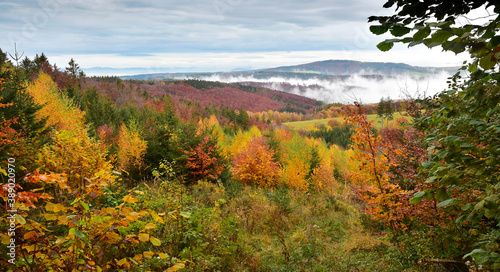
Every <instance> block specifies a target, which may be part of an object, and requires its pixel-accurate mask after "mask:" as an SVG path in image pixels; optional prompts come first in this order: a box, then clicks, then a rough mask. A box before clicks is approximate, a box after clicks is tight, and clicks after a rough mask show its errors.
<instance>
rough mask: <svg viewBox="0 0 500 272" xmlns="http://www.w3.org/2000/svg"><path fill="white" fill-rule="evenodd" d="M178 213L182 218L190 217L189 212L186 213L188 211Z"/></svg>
mask: <svg viewBox="0 0 500 272" xmlns="http://www.w3.org/2000/svg"><path fill="white" fill-rule="evenodd" d="M180 215H181V216H182V217H184V218H188V219H189V218H190V217H191V213H188V212H180Z"/></svg>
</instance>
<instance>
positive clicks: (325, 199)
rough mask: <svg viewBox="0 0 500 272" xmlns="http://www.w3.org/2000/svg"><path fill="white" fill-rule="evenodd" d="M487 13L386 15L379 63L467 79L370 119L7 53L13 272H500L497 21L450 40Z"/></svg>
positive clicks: (7, 231) (7, 227)
mask: <svg viewBox="0 0 500 272" xmlns="http://www.w3.org/2000/svg"><path fill="white" fill-rule="evenodd" d="M479 2H480V3H479ZM479 2H476V1H464V2H460V3H458V2H443V3H441V4H442V5H435V4H434V3H432V4H429V3H428V2H418V3H408V2H407V1H387V3H386V5H385V7H386V8H389V7H391V6H393V5H395V4H396V5H397V6H398V7H399V8H400V9H398V11H397V12H396V15H394V16H389V17H387V16H378V17H377V16H375V17H371V18H370V21H372V22H376V25H372V26H371V28H370V29H371V31H372V32H374V33H375V34H383V33H386V32H390V33H391V35H393V36H395V37H397V38H396V39H390V40H386V41H383V42H381V43H380V44H379V45H378V47H379V49H380V50H383V51H387V50H390V49H391V48H392V46H393V45H394V43H396V42H402V43H409V44H410V45H412V46H413V45H417V44H424V45H426V46H428V47H434V46H441V47H442V49H443V50H449V51H453V52H455V53H460V52H465V51H466V50H468V52H469V53H470V55H471V57H472V62H471V63H466V64H464V67H463V68H462V69H463V70H464V71H467V72H468V76H467V77H463V76H464V73H457V74H456V75H455V76H453V77H451V78H450V86H449V90H447V91H445V92H442V93H440V94H438V95H436V96H434V97H418V98H411V97H410V98H409V99H408V100H406V101H392V100H390V99H389V98H388V99H381V101H380V103H378V104H373V105H362V104H360V103H357V102H356V103H354V105H341V104H330V105H323V106H321V107H319V106H320V105H319V103H318V102H317V101H314V100H310V99H307V98H303V97H300V96H296V95H289V94H285V93H281V92H276V91H272V90H269V89H266V88H261V87H260V86H244V85H239V84H224V83H219V82H207V81H199V80H181V81H171V82H169V81H165V82H161V81H158V82H149V81H136V80H131V81H127V80H121V79H118V78H116V77H101V78H89V77H86V76H85V74H84V73H83V72H82V71H81V69H80V67H79V65H78V64H77V63H76V62H75V61H74V60H73V59H72V60H71V61H70V62H69V63H68V66H67V67H66V68H65V69H64V70H61V69H60V68H58V67H56V66H55V65H52V64H51V63H50V60H49V59H47V57H46V56H45V55H44V54H41V55H36V56H35V58H34V59H33V60H31V59H29V58H28V57H25V58H24V59H20V58H19V57H18V54H17V52H12V53H11V54H10V55H7V54H6V52H3V51H0V175H1V178H2V186H1V187H0V197H1V199H2V200H1V204H2V216H1V218H0V235H1V245H0V248H1V250H0V252H2V255H1V256H0V263H1V268H2V270H6V271H168V272H170V271H498V270H499V269H500V254H499V252H500V242H499V241H500V223H499V219H500V192H499V190H500V180H499V178H500V167H499V165H500V115H499V114H500V90H499V82H498V81H499V79H500V74H499V72H498V62H499V60H500V58H499V57H498V52H499V51H500V47H499V45H500V38H499V36H497V35H496V34H497V30H498V25H499V20H500V19H499V18H500V17H496V18H495V19H491V20H489V21H488V23H485V24H484V25H466V26H457V25H454V22H455V21H454V20H455V18H456V16H459V15H462V14H464V13H467V12H468V11H470V10H471V9H473V8H477V7H479V6H481V5H482V4H483V3H486V4H489V5H490V6H493V7H494V8H496V9H495V14H498V12H499V10H498V9H499V7H497V6H495V5H496V4H495V5H493V4H491V3H490V2H488V1H479ZM428 16H431V17H432V18H436V20H438V22H435V21H434V19H433V20H432V22H428V21H427V20H428ZM412 31H413V32H414V33H412V35H409V33H411V32H412ZM405 35H409V36H407V37H403V36H405ZM451 38H453V39H451ZM8 56H10V58H9V57H8ZM396 108H397V109H398V111H400V114H399V115H397V118H395V117H396V115H395V114H394V111H395V109H396ZM367 113H372V114H377V115H378V116H379V117H380V118H382V120H383V121H382V122H381V126H375V125H374V121H373V120H370V119H368V116H367ZM332 117H341V118H342V119H341V121H340V120H339V119H332V120H330V121H328V122H326V124H323V125H319V126H316V127H314V126H312V127H311V128H310V129H308V130H306V131H304V130H300V131H299V130H298V131H296V130H290V129H287V128H286V127H285V126H283V125H281V123H282V122H289V121H299V120H305V119H310V118H332ZM384 120H385V121H384Z"/></svg>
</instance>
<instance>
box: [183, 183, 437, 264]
mask: <svg viewBox="0 0 500 272" xmlns="http://www.w3.org/2000/svg"><path fill="white" fill-rule="evenodd" d="M192 192H193V198H192V200H193V202H195V203H198V205H200V204H201V203H204V204H202V205H207V206H208V207H210V206H212V207H213V206H214V205H215V203H217V202H218V201H219V202H220V200H217V199H224V201H223V203H225V204H224V205H222V206H221V207H220V208H221V210H220V212H221V216H222V217H224V218H230V217H232V218H234V225H235V227H236V228H237V229H238V230H237V231H236V232H237V233H238V234H237V235H236V234H235V235H236V236H235V239H236V240H237V241H238V242H237V243H236V244H237V247H236V248H234V249H233V250H234V251H233V250H231V251H232V252H231V260H227V261H228V262H229V263H230V266H227V267H221V268H222V269H221V271H287V272H288V271H325V272H326V271H430V270H426V269H423V268H422V267H418V266H416V265H415V264H413V263H411V262H410V261H408V260H405V257H404V256H403V255H402V254H401V252H400V250H399V249H398V248H397V247H395V246H393V245H391V244H389V243H388V242H387V241H385V240H384V239H382V238H381V237H379V235H378V234H377V233H374V228H373V227H369V226H368V225H369V224H370V221H369V220H368V219H367V217H366V216H364V215H363V214H362V213H360V212H359V204H358V203H357V202H356V201H355V199H356V198H355V196H354V194H353V193H352V191H351V190H350V189H349V188H348V187H345V186H344V185H342V184H337V186H336V188H334V189H333V190H325V191H322V192H315V193H303V192H300V191H296V190H293V189H286V188H277V189H265V188H259V187H251V186H242V185H241V184H238V183H233V184H231V185H229V186H227V187H226V189H222V188H220V187H217V186H214V185H208V184H205V185H203V184H199V185H197V186H196V187H195V188H194V189H193V190H192ZM367 220H368V221H367ZM220 226H222V225H220ZM236 237H237V238H236ZM186 271H195V270H189V269H188V270H186Z"/></svg>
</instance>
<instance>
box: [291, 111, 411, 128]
mask: <svg viewBox="0 0 500 272" xmlns="http://www.w3.org/2000/svg"><path fill="white" fill-rule="evenodd" d="M399 117H405V116H403V115H402V114H401V113H399V112H396V113H394V119H393V120H397V119H398V118H399ZM332 119H333V120H337V121H339V122H341V123H343V122H344V118H342V117H335V118H328V119H316V120H307V121H297V122H287V123H283V125H285V126H287V127H289V128H293V129H298V130H301V129H307V128H309V127H311V126H315V125H322V124H323V125H325V126H326V125H328V121H330V120H332ZM368 120H369V121H372V120H375V123H374V127H375V128H381V126H382V122H381V119H380V118H379V117H378V116H377V115H376V114H369V115H368ZM385 122H387V120H385Z"/></svg>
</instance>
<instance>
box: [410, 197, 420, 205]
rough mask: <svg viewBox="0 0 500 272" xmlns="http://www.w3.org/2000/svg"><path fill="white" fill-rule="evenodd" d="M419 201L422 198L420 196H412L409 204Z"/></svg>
mask: <svg viewBox="0 0 500 272" xmlns="http://www.w3.org/2000/svg"><path fill="white" fill-rule="evenodd" d="M420 201H422V198H421V197H413V198H411V199H410V203H411V204H417V203H419V202H420Z"/></svg>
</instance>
